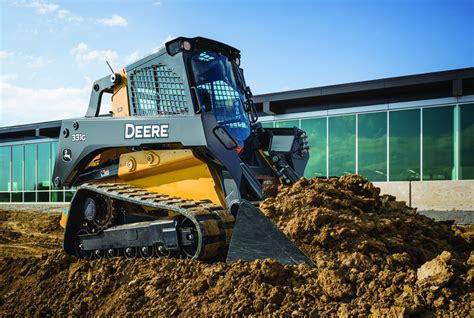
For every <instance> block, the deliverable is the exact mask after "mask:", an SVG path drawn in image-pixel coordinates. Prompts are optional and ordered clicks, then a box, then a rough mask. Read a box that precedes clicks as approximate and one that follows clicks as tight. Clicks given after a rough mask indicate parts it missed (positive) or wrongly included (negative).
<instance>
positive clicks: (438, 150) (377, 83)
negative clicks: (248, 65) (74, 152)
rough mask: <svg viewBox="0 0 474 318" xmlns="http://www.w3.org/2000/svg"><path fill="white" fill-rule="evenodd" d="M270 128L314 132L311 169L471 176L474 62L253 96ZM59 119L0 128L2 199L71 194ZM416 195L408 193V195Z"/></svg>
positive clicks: (408, 176)
mask: <svg viewBox="0 0 474 318" xmlns="http://www.w3.org/2000/svg"><path fill="white" fill-rule="evenodd" d="M254 100H255V105H256V108H257V110H258V112H259V117H260V121H261V122H262V124H263V126H264V127H298V128H301V129H303V130H305V131H306V132H307V133H308V135H309V143H310V146H311V149H310V160H309V163H308V166H307V168H306V171H305V176H306V177H308V178H311V177H331V176H341V175H344V174H349V173H358V174H361V175H363V176H365V177H367V178H368V179H369V180H371V181H374V182H379V183H387V184H391V183H393V184H395V182H418V181H419V182H425V181H452V182H454V181H460V180H474V68H468V69H460V70H453V71H444V72H436V73H428V74H420V75H412V76H404V77H397V78H389V79H381V80H374V81H366V82H358V83H350V84H341V85H333V86H326V87H316V88H310V89H303V90H295V91H287V92H279V93H272V94H264V95H258V96H255V98H254ZM59 130H60V121H56V122H49V123H41V124H35V125H23V126H15V127H3V128H0V202H67V201H69V200H70V199H71V197H72V194H73V192H72V191H67V190H65V189H57V188H54V186H53V185H52V182H51V174H52V168H53V166H54V160H55V157H56V153H57V136H58V135H59ZM410 196H411V194H410Z"/></svg>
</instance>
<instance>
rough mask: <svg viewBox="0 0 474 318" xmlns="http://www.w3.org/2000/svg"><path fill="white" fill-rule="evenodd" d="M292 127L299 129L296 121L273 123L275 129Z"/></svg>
mask: <svg viewBox="0 0 474 318" xmlns="http://www.w3.org/2000/svg"><path fill="white" fill-rule="evenodd" d="M293 127H297V128H298V127H299V121H298V120H287V121H276V122H275V128H293Z"/></svg>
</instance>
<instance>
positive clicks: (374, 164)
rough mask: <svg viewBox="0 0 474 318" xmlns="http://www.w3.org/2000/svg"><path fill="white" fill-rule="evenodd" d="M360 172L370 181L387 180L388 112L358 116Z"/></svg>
mask: <svg viewBox="0 0 474 318" xmlns="http://www.w3.org/2000/svg"><path fill="white" fill-rule="evenodd" d="M358 125H359V126H358V133H359V136H358V147H359V148H358V155H359V158H358V164H359V171H358V172H359V174H360V175H362V176H364V177H366V178H367V179H369V180H370V181H387V113H386V112H381V113H371V114H360V115H359V116H358Z"/></svg>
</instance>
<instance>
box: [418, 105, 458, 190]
mask: <svg viewBox="0 0 474 318" xmlns="http://www.w3.org/2000/svg"><path fill="white" fill-rule="evenodd" d="M422 112H423V135H422V136H423V138H422V139H423V180H424V181H427V180H454V179H456V168H455V165H454V158H455V150H456V149H455V138H456V133H455V131H454V128H455V126H454V107H434V108H425V109H423V110H422Z"/></svg>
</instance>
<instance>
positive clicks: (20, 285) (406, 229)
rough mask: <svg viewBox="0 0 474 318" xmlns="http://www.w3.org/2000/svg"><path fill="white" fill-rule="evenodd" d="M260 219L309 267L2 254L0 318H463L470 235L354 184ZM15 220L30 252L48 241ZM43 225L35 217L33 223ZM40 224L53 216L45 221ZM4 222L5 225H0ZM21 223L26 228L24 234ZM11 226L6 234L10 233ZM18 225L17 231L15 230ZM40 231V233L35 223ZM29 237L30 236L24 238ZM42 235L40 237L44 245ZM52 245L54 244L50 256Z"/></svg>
mask: <svg viewBox="0 0 474 318" xmlns="http://www.w3.org/2000/svg"><path fill="white" fill-rule="evenodd" d="M262 210H263V211H264V212H265V213H266V214H267V215H268V216H269V217H270V218H272V219H273V221H274V222H275V223H276V224H278V226H279V227H280V228H281V229H282V230H283V231H284V232H285V233H286V234H287V235H288V236H289V237H291V238H292V240H293V241H294V242H296V243H297V245H298V246H300V247H301V248H302V249H303V250H304V251H305V252H306V253H307V254H308V255H309V256H310V257H311V258H312V259H313V260H314V261H315V263H316V267H315V268H309V267H307V266H306V265H299V266H283V265H281V264H279V263H277V262H274V261H271V260H258V261H254V262H251V263H245V262H236V263H233V264H230V265H226V264H223V263H215V264H206V263H202V262H198V261H190V260H175V259H153V260H141V259H136V260H126V259H111V260H98V261H86V260H77V259H74V258H70V257H68V256H66V255H64V253H63V252H62V251H61V250H60V249H59V248H57V247H56V249H55V250H51V251H50V252H49V253H48V254H43V256H41V257H33V255H37V253H32V254H31V255H30V256H28V257H26V256H24V255H23V256H19V255H17V254H13V253H11V251H10V249H8V251H9V252H8V253H4V251H5V250H6V249H5V248H3V247H2V246H3V245H8V244H10V245H11V244H13V245H14V244H20V243H19V242H21V240H22V238H23V236H25V235H24V232H19V233H21V235H20V236H19V237H9V238H8V239H9V242H8V243H5V244H3V243H2V242H0V243H1V244H0V247H2V248H1V249H0V262H1V263H0V285H1V286H2V289H1V290H0V313H1V315H2V316H9V315H23V316H25V315H28V316H32V315H42V316H52V315H54V316H66V315H67V316H71V315H73V316H75V315H99V316H123V315H126V316H142V315H154V316H155V315H159V316H170V315H183V316H198V315H199V316H202V315H204V316H209V315H219V316H220V315H270V314H272V315H277V316H280V315H285V316H290V315H291V316H296V317H297V316H320V315H337V316H348V315H364V316H366V315H373V316H399V317H402V316H405V315H409V314H429V313H434V314H436V315H454V316H473V315H474V308H473V307H472V306H473V305H472V304H474V294H473V284H474V279H473V278H474V253H473V252H472V237H473V233H474V231H473V229H472V228H457V227H455V226H453V225H452V224H450V223H448V222H443V223H440V222H434V221H432V220H430V219H428V218H426V217H424V216H420V215H417V214H416V213H415V211H414V210H412V209H410V208H408V207H406V205H405V204H404V203H402V202H397V201H395V200H394V198H393V197H390V196H380V195H379V191H378V189H376V188H374V187H373V185H372V184H371V183H369V182H367V180H365V179H363V178H361V177H358V176H347V177H341V178H339V179H329V180H318V179H312V180H306V179H302V180H300V181H299V182H297V183H296V184H294V185H293V186H292V187H281V188H280V189H273V197H269V198H268V199H267V200H265V201H264V202H263V203H262ZM23 214H25V215H27V217H25V216H24V215H23V216H19V215H15V214H9V215H8V217H4V216H3V214H2V213H0V222H2V224H1V225H2V227H1V228H2V233H3V231H5V232H7V233H8V232H9V231H10V230H11V231H15V230H16V229H18V228H19V226H16V227H14V226H10V225H8V226H5V224H6V223H8V222H10V223H8V224H11V222H13V218H14V217H15V216H16V217H18V218H21V220H22V222H23V223H22V224H23V227H25V228H27V227H31V228H33V229H35V230H34V231H38V233H33V236H34V239H36V240H37V243H38V245H39V246H41V245H42V244H44V243H45V242H42V241H41V240H46V243H48V241H47V240H48V238H49V239H51V238H52V237H54V235H56V237H59V235H60V231H59V230H57V229H54V230H49V231H50V232H47V231H48V229H45V228H42V227H41V226H38V225H37V224H36V223H35V222H34V219H35V217H36V216H38V214H34V213H26V212H24V213H23ZM45 215H46V214H45ZM48 215H49V221H51V222H53V220H54V221H56V220H57V217H58V216H57V215H53V214H48ZM5 218H7V219H8V221H4V219H5ZM28 222H29V223H28ZM13 223H14V222H13ZM20 223H21V222H20ZM42 223H43V225H47V221H45V222H42ZM34 231H33V232H34ZM44 232H47V234H44ZM58 244H59V242H56V246H58Z"/></svg>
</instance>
